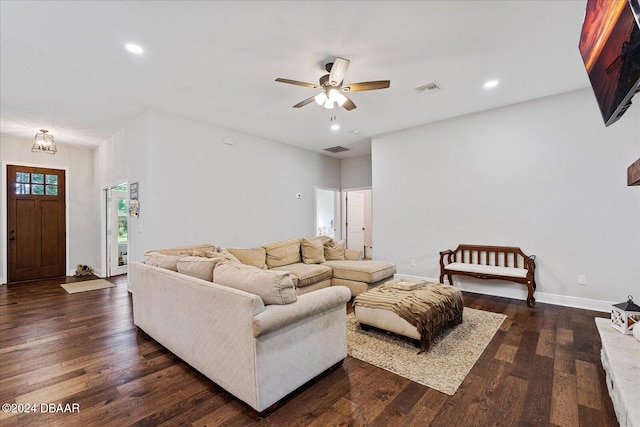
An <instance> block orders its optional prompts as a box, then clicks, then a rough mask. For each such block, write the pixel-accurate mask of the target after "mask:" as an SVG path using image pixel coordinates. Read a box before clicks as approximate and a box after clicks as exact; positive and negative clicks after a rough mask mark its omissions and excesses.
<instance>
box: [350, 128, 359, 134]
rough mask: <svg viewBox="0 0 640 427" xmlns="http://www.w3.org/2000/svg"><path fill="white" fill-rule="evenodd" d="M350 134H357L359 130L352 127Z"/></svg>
mask: <svg viewBox="0 0 640 427" xmlns="http://www.w3.org/2000/svg"><path fill="white" fill-rule="evenodd" d="M351 133H352V134H354V135H357V134H359V133H360V131H359V130H358V129H354V130H352V131H351Z"/></svg>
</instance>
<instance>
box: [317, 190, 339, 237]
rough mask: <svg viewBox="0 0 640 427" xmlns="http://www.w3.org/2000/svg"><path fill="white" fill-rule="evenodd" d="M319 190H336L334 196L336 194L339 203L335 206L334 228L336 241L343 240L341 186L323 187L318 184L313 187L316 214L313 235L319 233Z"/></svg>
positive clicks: (336, 200) (336, 202) (336, 201)
mask: <svg viewBox="0 0 640 427" xmlns="http://www.w3.org/2000/svg"><path fill="white" fill-rule="evenodd" d="M318 190H325V191H333V192H334V196H335V200H334V203H335V204H337V206H334V207H333V211H334V218H333V228H334V229H335V234H334V239H335V240H336V241H338V240H341V239H342V226H341V225H340V224H342V200H343V197H342V192H341V190H340V189H339V188H331V187H323V186H320V185H316V186H314V187H313V215H314V220H313V223H314V224H315V227H314V231H313V236H317V235H318V197H317V195H318Z"/></svg>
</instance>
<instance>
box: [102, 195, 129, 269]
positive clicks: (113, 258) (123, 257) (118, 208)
mask: <svg viewBox="0 0 640 427" xmlns="http://www.w3.org/2000/svg"><path fill="white" fill-rule="evenodd" d="M108 194H109V200H108V202H109V209H108V212H109V214H108V227H107V240H108V242H109V262H108V266H109V276H117V275H119V274H125V273H127V255H128V223H127V220H128V217H127V214H128V212H127V206H128V199H127V192H126V191H117V190H113V189H112V190H109V191H108Z"/></svg>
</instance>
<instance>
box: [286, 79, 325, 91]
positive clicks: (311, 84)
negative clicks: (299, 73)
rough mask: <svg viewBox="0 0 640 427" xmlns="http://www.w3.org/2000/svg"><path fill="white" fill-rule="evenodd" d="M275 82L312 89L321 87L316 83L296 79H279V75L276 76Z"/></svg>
mask: <svg viewBox="0 0 640 427" xmlns="http://www.w3.org/2000/svg"><path fill="white" fill-rule="evenodd" d="M276 81H277V82H280V83H289V84H290V85H297V86H304V87H310V88H313V89H321V87H320V86H318V85H314V84H313V83H305V82H300V81H298V80H290V79H281V78H280V77H278V78H277V79H276Z"/></svg>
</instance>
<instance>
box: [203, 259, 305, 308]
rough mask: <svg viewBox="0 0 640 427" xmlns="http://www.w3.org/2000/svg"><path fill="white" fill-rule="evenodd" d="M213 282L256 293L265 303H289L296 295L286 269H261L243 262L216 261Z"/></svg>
mask: <svg viewBox="0 0 640 427" xmlns="http://www.w3.org/2000/svg"><path fill="white" fill-rule="evenodd" d="M213 276H214V282H215V283H217V284H219V285H223V286H229V287H230V288H234V289H239V290H241V291H245V292H249V293H252V294H255V295H258V296H259V297H260V298H262V301H263V302H264V304H265V305H269V304H290V303H292V302H295V301H296V300H297V299H298V297H297V296H296V292H295V289H294V286H293V280H292V278H291V274H289V272H288V271H272V270H262V269H260V268H257V267H253V266H250V265H245V264H238V263H229V262H227V263H218V264H217V265H216V267H215V269H214V272H213Z"/></svg>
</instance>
